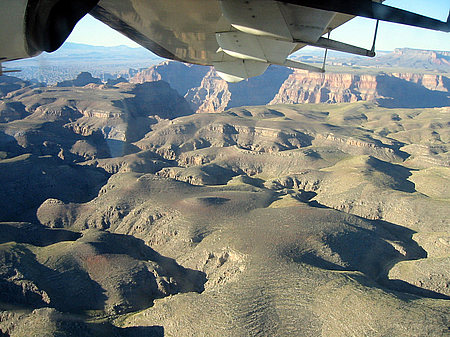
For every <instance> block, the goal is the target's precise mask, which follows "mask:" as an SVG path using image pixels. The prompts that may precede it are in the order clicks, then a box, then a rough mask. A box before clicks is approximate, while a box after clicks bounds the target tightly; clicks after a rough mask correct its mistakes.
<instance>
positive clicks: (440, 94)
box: [132, 61, 450, 113]
mask: <svg viewBox="0 0 450 337" xmlns="http://www.w3.org/2000/svg"><path fill="white" fill-rule="evenodd" d="M156 80H164V81H167V82H168V83H169V84H170V86H171V87H172V88H174V89H175V90H177V91H178V93H179V94H180V95H181V96H184V98H185V99H186V101H187V102H188V103H189V104H190V106H191V108H192V110H193V111H195V112H197V113H217V112H223V111H225V110H227V109H230V108H233V107H239V106H249V105H266V104H295V103H349V102H356V101H377V102H378V103H380V104H381V105H384V106H389V107H411V108H413V107H417V108H420V107H439V106H447V105H449V98H448V92H449V88H450V79H449V78H448V77H446V76H443V75H434V74H416V73H392V74H384V73H383V74H354V73H332V72H327V73H325V74H317V73H308V72H305V71H301V70H295V71H293V70H292V69H289V68H284V67H277V66H271V67H269V69H268V70H267V71H266V73H264V74H263V75H261V76H258V77H255V78H250V79H248V80H245V81H242V82H240V83H227V82H225V81H224V80H222V79H221V78H220V77H218V76H217V74H216V72H215V71H214V69H213V68H210V67H203V66H195V65H186V64H183V63H177V62H171V61H166V62H163V63H161V64H160V65H158V66H154V67H151V68H149V69H146V70H144V71H142V72H140V73H138V74H136V75H135V76H134V77H133V79H132V81H133V82H137V83H143V82H145V81H156Z"/></svg>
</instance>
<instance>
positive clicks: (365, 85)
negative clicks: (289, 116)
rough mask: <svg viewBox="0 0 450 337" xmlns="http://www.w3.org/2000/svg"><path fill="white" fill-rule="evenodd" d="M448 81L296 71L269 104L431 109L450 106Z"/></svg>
mask: <svg viewBox="0 0 450 337" xmlns="http://www.w3.org/2000/svg"><path fill="white" fill-rule="evenodd" d="M448 89H449V79H448V78H447V77H445V76H442V75H431V74H410V73H406V74H405V73H396V74H378V75H356V74H345V73H325V74H316V73H307V72H305V71H295V72H294V73H293V74H291V75H290V76H289V77H288V78H287V80H286V81H285V82H284V83H283V85H282V86H281V88H280V90H279V91H278V94H277V95H276V96H275V97H274V99H273V100H272V101H271V102H270V104H293V103H351V102H356V101H374V100H376V101H377V102H378V103H380V104H381V105H384V106H389V107H411V108H412V107H434V106H445V105H448V104H449V103H450V100H449V98H448V95H447V93H448Z"/></svg>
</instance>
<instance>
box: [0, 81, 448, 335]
mask: <svg viewBox="0 0 450 337" xmlns="http://www.w3.org/2000/svg"><path fill="white" fill-rule="evenodd" d="M83 84H85V83H83ZM1 88H3V91H2V92H3V94H2V95H3V98H2V104H3V105H2V106H0V118H2V119H1V120H2V123H0V155H1V157H0V158H1V159H0V181H1V184H0V195H1V196H2V197H1V200H0V206H1V208H0V221H1V222H0V231H1V236H0V331H1V333H0V334H2V335H4V336H30V335H34V336H446V335H448V334H449V332H450V330H449V317H450V306H449V303H450V302H449V300H450V269H449V268H448V266H449V262H450V248H449V247H450V246H449V245H450V229H449V219H450V207H449V200H450V199H449V198H450V191H449V188H448V185H449V184H448V181H449V176H450V168H449V166H450V158H449V152H448V151H449V146H450V145H449V142H450V131H449V125H450V111H449V107H448V106H440V107H431V108H388V107H381V106H380V104H379V103H378V102H376V101H373V102H371V101H363V102H355V103H342V104H332V105H330V104H275V105H270V106H248V107H236V108H232V109H228V110H226V111H224V112H221V113H215V114H208V113H196V114H194V111H193V110H192V106H191V105H189V104H188V103H187V102H186V100H185V99H184V98H183V97H182V96H181V95H180V94H179V93H177V92H176V91H175V90H174V89H172V88H171V87H170V86H169V85H167V83H165V82H162V81H155V82H150V83H148V82H147V83H143V84H129V83H118V84H116V85H104V84H95V83H87V84H85V85H84V86H82V87H80V86H77V87H67V86H65V87H58V86H55V87H39V86H38V87H36V86H33V85H31V84H30V83H25V82H23V81H22V82H21V81H20V80H18V79H16V80H11V79H8V87H7V86H6V85H4V86H3V87H1Z"/></svg>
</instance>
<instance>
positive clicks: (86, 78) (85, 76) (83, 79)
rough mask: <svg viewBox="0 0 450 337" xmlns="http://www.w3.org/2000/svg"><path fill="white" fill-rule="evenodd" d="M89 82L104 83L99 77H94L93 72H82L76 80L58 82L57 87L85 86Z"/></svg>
mask: <svg viewBox="0 0 450 337" xmlns="http://www.w3.org/2000/svg"><path fill="white" fill-rule="evenodd" d="M88 84H102V81H101V80H100V79H99V78H95V77H92V75H91V73H88V72H82V73H80V74H78V76H77V78H75V79H74V80H68V81H62V82H58V83H57V84H56V86H57V87H84V86H85V85H88Z"/></svg>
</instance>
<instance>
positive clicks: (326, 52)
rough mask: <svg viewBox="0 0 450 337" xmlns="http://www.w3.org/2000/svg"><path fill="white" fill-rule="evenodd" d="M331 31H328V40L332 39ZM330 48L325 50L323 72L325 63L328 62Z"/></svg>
mask: <svg viewBox="0 0 450 337" xmlns="http://www.w3.org/2000/svg"><path fill="white" fill-rule="evenodd" d="M330 35H331V29H328V40H329V39H330ZM327 55H328V48H325V54H324V55H323V64H322V70H323V71H325V63H326V62H327Z"/></svg>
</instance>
